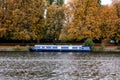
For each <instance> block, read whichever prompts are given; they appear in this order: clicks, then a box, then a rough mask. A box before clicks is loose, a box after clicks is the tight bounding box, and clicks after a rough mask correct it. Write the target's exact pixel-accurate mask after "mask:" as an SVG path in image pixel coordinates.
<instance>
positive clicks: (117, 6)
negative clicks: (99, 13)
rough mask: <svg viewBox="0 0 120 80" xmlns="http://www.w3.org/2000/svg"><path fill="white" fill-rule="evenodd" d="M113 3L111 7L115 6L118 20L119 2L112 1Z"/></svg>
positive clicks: (117, 0)
mask: <svg viewBox="0 0 120 80" xmlns="http://www.w3.org/2000/svg"><path fill="white" fill-rule="evenodd" d="M112 1H113V2H112V3H113V5H114V6H115V8H116V11H117V15H118V17H119V18H120V1H119V0H112Z"/></svg>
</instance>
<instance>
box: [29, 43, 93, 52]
mask: <svg viewBox="0 0 120 80" xmlns="http://www.w3.org/2000/svg"><path fill="white" fill-rule="evenodd" d="M29 51H31V52H83V51H87V52H88V51H91V49H90V47H89V46H82V45H35V46H34V47H30V48H29Z"/></svg>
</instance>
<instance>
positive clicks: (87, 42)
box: [84, 38, 94, 50]
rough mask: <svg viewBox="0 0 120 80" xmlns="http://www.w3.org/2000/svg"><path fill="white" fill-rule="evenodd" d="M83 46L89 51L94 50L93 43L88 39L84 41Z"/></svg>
mask: <svg viewBox="0 0 120 80" xmlns="http://www.w3.org/2000/svg"><path fill="white" fill-rule="evenodd" d="M84 45H85V46H89V47H90V49H91V50H93V49H94V42H93V41H92V39H89V38H88V39H87V40H85V42H84Z"/></svg>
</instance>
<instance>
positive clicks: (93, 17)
mask: <svg viewBox="0 0 120 80" xmlns="http://www.w3.org/2000/svg"><path fill="white" fill-rule="evenodd" d="M68 10H71V13H69V14H67V15H71V18H69V19H71V22H69V23H68V24H69V25H68V29H67V32H68V33H67V34H66V35H67V37H68V38H67V39H69V40H82V39H85V38H91V39H98V38H99V37H100V30H99V21H100V20H99V4H98V2H97V1H96V0H73V1H72V2H71V3H70V7H69V9H68Z"/></svg>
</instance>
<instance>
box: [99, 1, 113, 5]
mask: <svg viewBox="0 0 120 80" xmlns="http://www.w3.org/2000/svg"><path fill="white" fill-rule="evenodd" d="M101 2H102V5H110V4H111V3H112V0H101Z"/></svg>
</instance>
